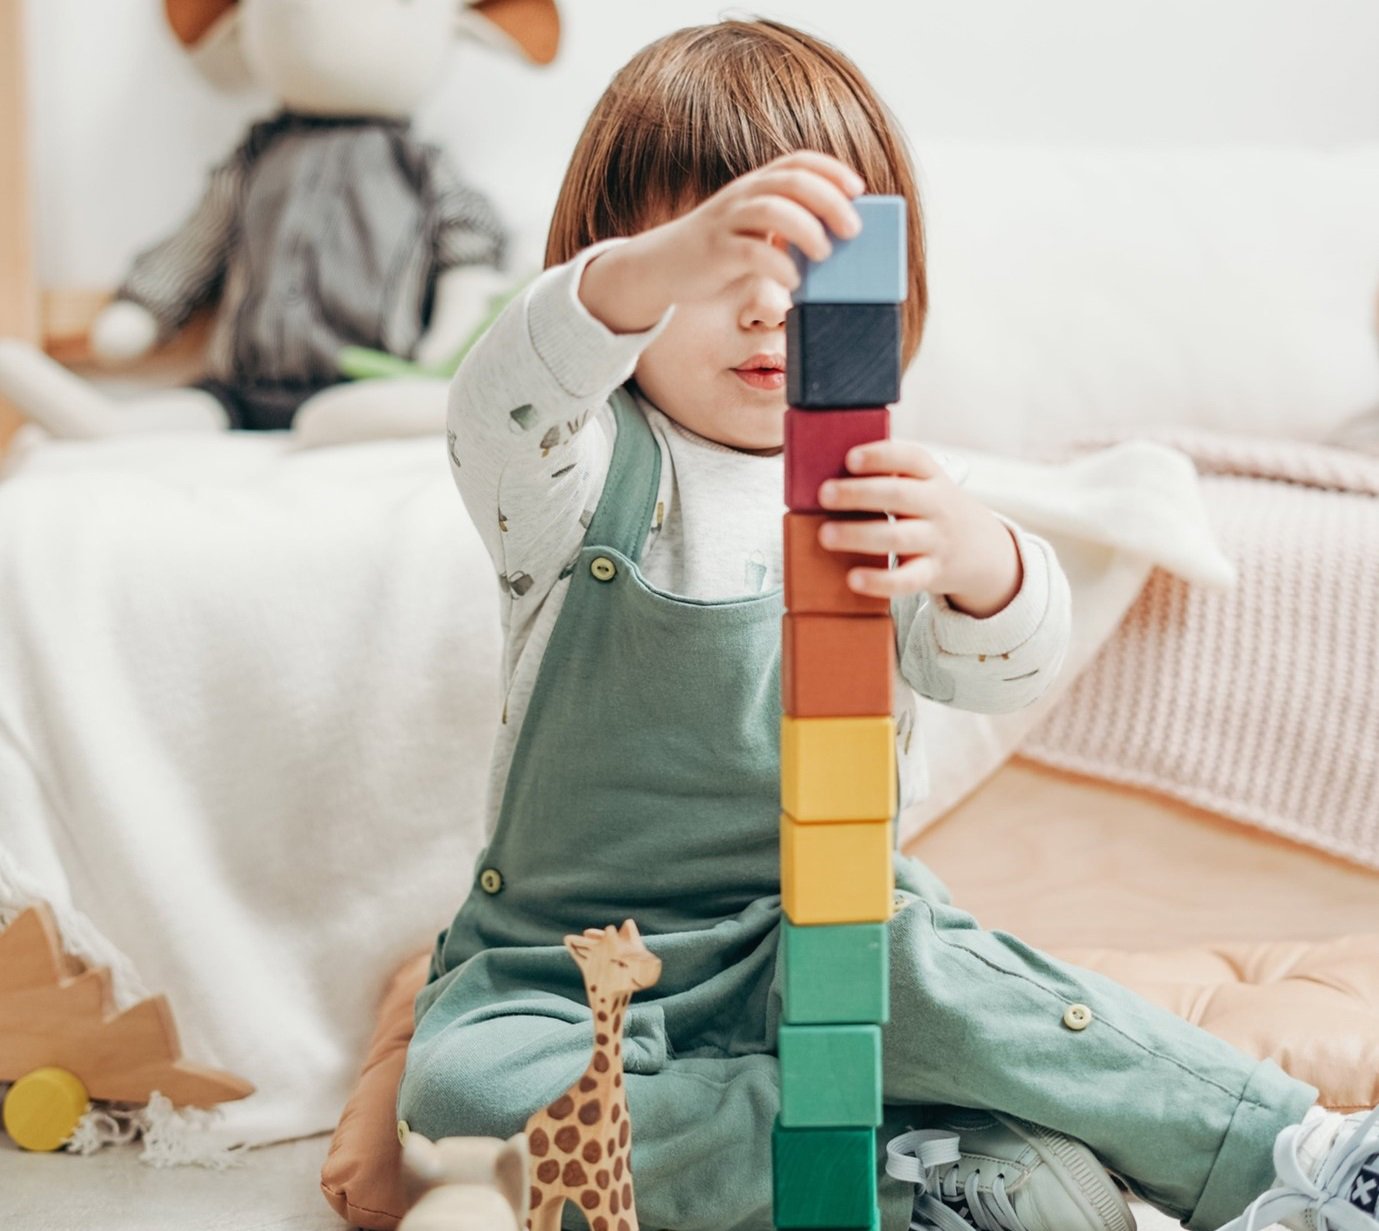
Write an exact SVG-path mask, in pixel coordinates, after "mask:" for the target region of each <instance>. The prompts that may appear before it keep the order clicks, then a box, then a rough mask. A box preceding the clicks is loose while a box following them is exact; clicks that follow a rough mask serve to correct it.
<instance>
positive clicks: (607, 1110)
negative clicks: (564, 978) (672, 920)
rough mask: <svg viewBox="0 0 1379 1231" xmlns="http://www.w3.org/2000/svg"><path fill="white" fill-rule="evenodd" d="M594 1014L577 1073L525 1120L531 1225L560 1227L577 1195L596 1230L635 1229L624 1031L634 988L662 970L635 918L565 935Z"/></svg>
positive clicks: (543, 1230) (540, 1229) (556, 1230)
mask: <svg viewBox="0 0 1379 1231" xmlns="http://www.w3.org/2000/svg"><path fill="white" fill-rule="evenodd" d="M565 947H566V948H567V949H569V951H570V952H571V953H572V954H573V955H574V959H575V961H576V962H578V963H579V968H580V970H581V972H582V973H583V975H584V990H585V992H586V993H587V995H588V997H589V1007H590V1008H591V1009H592V1010H593V1013H594V1056H593V1059H592V1060H590V1062H589V1067H588V1068H586V1069H585V1070H584V1072H583V1073H582V1074H581V1075H580V1077H579V1079H578V1080H577V1081H576V1082H575V1083H574V1084H573V1085H572V1086H570V1088H569V1089H568V1090H566V1091H565V1093H564V1094H562V1095H561V1096H560V1097H559V1098H557V1099H556V1100H555V1101H554V1102H552V1103H550V1104H549V1105H548V1106H546V1107H544V1108H542V1109H541V1110H540V1111H538V1112H536V1113H535V1114H534V1115H533V1116H532V1117H531V1119H529V1120H528V1121H527V1140H528V1142H529V1144H530V1149H531V1158H532V1163H533V1164H534V1166H535V1168H536V1170H535V1173H534V1175H533V1176H532V1190H531V1219H530V1223H529V1225H530V1227H531V1231H560V1216H561V1213H562V1211H563V1210H564V1208H565V1202H566V1201H575V1202H577V1203H578V1204H579V1208H580V1209H581V1210H582V1211H583V1212H584V1217H585V1218H586V1219H587V1220H588V1223H589V1226H590V1228H592V1231H638V1227H637V1211H636V1207H635V1205H634V1204H633V1198H632V1166H631V1161H630V1159H631V1153H632V1129H631V1126H630V1124H629V1123H628V1119H627V1090H626V1089H625V1087H624V1086H623V1080H622V1034H623V1023H624V1021H625V1020H626V1016H627V1003H628V1001H630V1000H631V999H632V994H633V993H634V992H638V991H641V990H642V989H643V988H647V987H651V986H652V985H653V984H655V982H656V980H657V979H659V978H660V977H661V959H660V958H658V957H656V956H655V955H654V954H653V953H651V952H650V951H649V950H648V949H647V947H646V945H644V944H643V943H642V937H641V933H640V932H638V931H637V925H636V924H635V923H633V922H632V920H631V919H629V920H627V922H626V923H624V924H623V925H622V927H621V928H614V927H612V926H611V925H610V926H609V927H606V928H603V929H599V928H589V929H587V930H586V931H585V933H584V935H583V936H567V937H565Z"/></svg>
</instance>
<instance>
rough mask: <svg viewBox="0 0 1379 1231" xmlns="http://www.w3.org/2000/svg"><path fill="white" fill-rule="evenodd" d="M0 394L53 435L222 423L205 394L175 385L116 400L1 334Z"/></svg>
mask: <svg viewBox="0 0 1379 1231" xmlns="http://www.w3.org/2000/svg"><path fill="white" fill-rule="evenodd" d="M0 397H4V398H6V399H8V400H9V401H10V402H13V403H14V405H15V406H17V407H18V408H19V409H20V411H22V412H23V414H24V415H25V417H26V418H28V419H29V420H30V422H32V423H36V424H37V425H38V426H39V427H41V428H43V430H44V431H46V432H47V433H48V434H49V435H52V436H65V437H88V438H89V437H95V436H113V435H116V434H121V433H125V432H149V431H214V430H218V429H221V428H224V427H225V426H226V418H225V412H224V410H223V409H222V408H221V406H220V403H219V402H217V401H216V400H215V399H214V398H213V397H211V396H210V394H207V393H202V392H200V391H199V390H196V389H174V390H168V391H166V392H162V393H157V394H154V395H152V396H150V397H146V398H139V399H137V400H134V401H130V402H121V401H116V400H114V399H113V398H108V397H106V396H105V395H104V394H103V393H101V392H100V390H98V389H96V388H95V387H94V386H93V385H91V384H89V383H88V382H87V381H84V380H82V379H81V378H80V377H78V376H74V375H73V374H72V373H71V372H69V371H68V370H67V369H66V368H64V367H63V366H62V365H61V364H60V363H56V362H55V361H53V360H52V359H49V358H48V356H47V355H45V354H44V353H43V352H42V351H41V350H39V349H38V348H37V347H35V346H31V345H29V344H28V343H27V342H20V341H18V340H16V339H14V338H0Z"/></svg>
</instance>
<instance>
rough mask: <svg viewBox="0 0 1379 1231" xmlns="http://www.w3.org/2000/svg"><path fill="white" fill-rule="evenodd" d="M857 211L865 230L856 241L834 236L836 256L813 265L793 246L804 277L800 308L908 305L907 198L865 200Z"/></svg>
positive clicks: (798, 299)
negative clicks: (831, 304) (851, 304)
mask: <svg viewBox="0 0 1379 1231" xmlns="http://www.w3.org/2000/svg"><path fill="white" fill-rule="evenodd" d="M852 204H853V208H854V209H856V210H857V213H858V214H859V215H860V216H861V219H862V229H861V231H859V232H858V233H857V234H856V235H855V236H853V237H852V238H851V239H841V238H839V237H838V236H837V235H834V234H832V233H831V232H830V233H829V239H830V241H831V242H832V244H833V251H832V252H831V253H830V254H829V256H828V258H827V259H826V260H823V261H817V262H815V261H811V260H810V259H809V258H808V257H806V256H805V255H804V253H802V252H801V251H800V250H799V249H798V248H796V247H794V246H793V245H792V246H791V248H790V255H791V256H792V257H793V258H794V261H795V268H796V269H797V270H799V273H800V285H799V286H798V287H797V288H796V289H795V291H794V294H793V295H792V296H791V298H792V299H793V300H794V302H795V303H797V304H801V303H903V302H904V300H905V294H906V291H907V290H908V289H909V265H908V259H907V251H906V240H905V198H904V197H886V196H861V197H854V198H853V202H852Z"/></svg>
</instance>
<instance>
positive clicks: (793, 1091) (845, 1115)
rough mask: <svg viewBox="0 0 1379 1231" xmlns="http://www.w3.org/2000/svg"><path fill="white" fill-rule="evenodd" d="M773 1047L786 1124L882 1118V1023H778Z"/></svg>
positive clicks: (871, 1122)
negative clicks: (804, 1024)
mask: <svg viewBox="0 0 1379 1231" xmlns="http://www.w3.org/2000/svg"><path fill="white" fill-rule="evenodd" d="M777 1046H778V1048H779V1051H780V1122H781V1124H782V1125H784V1126H785V1127H786V1128H875V1127H876V1126H877V1125H878V1124H880V1123H881V1027H880V1026H782V1027H781V1028H780V1038H779V1040H778V1042H777Z"/></svg>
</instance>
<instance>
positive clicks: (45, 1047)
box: [0, 905, 254, 1150]
mask: <svg viewBox="0 0 1379 1231" xmlns="http://www.w3.org/2000/svg"><path fill="white" fill-rule="evenodd" d="M181 1054H182V1052H181V1045H180V1044H179V1042H178V1038H177V1027H176V1025H175V1024H174V1022H173V1016H172V1009H171V1008H170V1007H169V1005H168V1002H167V1000H166V999H165V998H164V997H162V996H153V997H150V998H149V999H148V1000H142V1001H140V1002H139V1003H138V1004H135V1005H132V1006H131V1007H130V1008H128V1009H125V1010H123V1011H119V1010H117V1009H116V1008H115V1005H114V999H113V996H112V993H111V983H110V972H109V970H107V969H106V968H105V967H90V968H88V967H87V966H85V965H84V964H83V963H82V962H81V961H79V960H78V959H76V958H73V957H70V956H68V955H67V954H64V953H63V951H62V947H61V944H60V943H59V940H58V931H57V925H56V924H55V922H54V921H53V916H52V912H51V911H50V910H49V909H48V908H47V907H46V906H43V905H39V906H33V907H30V908H28V909H27V910H25V911H24V912H23V913H22V914H20V915H19V916H18V917H17V918H15V920H14V921H13V922H12V923H11V924H10V925H9V926H8V927H7V928H6V929H5V930H4V931H2V932H0V1083H5V1082H9V1083H12V1084H11V1085H10V1087H9V1090H8V1091H7V1092H6V1094H5V1100H4V1105H3V1111H2V1112H0V1116H2V1117H3V1123H4V1127H5V1131H6V1132H7V1133H8V1134H9V1135H10V1137H11V1138H12V1139H13V1140H14V1142H15V1143H16V1144H17V1145H19V1146H21V1147H22V1148H24V1149H26V1150H56V1149H58V1148H59V1147H60V1146H62V1145H63V1144H64V1143H65V1142H66V1141H67V1140H68V1139H69V1138H70V1137H71V1135H72V1132H73V1130H74V1129H75V1128H76V1126H77V1124H78V1123H79V1122H80V1120H81V1118H82V1116H84V1115H85V1114H86V1111H87V1109H88V1108H89V1107H90V1105H91V1103H92V1101H93V1100H107V1101H110V1102H119V1103H136V1104H137V1103H146V1102H148V1100H149V1099H150V1097H152V1095H153V1094H154V1092H155V1091H156V1092H158V1093H160V1094H162V1095H163V1096H164V1097H166V1098H167V1099H168V1100H169V1101H171V1102H172V1104H173V1105H174V1106H177V1107H182V1106H197V1107H206V1106H210V1105H211V1104H214V1103H223V1102H228V1101H230V1100H232V1099H240V1098H244V1097H245V1096H247V1095H249V1094H252V1093H253V1092H254V1087H253V1086H252V1085H250V1084H249V1083H248V1082H247V1081H244V1080H242V1079H241V1078H238V1077H235V1076H234V1075H233V1074H231V1073H226V1072H222V1071H221V1070H219V1069H210V1068H202V1067H200V1066H197V1065H192V1064H187V1063H186V1062H185V1061H183V1060H182V1059H181Z"/></svg>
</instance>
